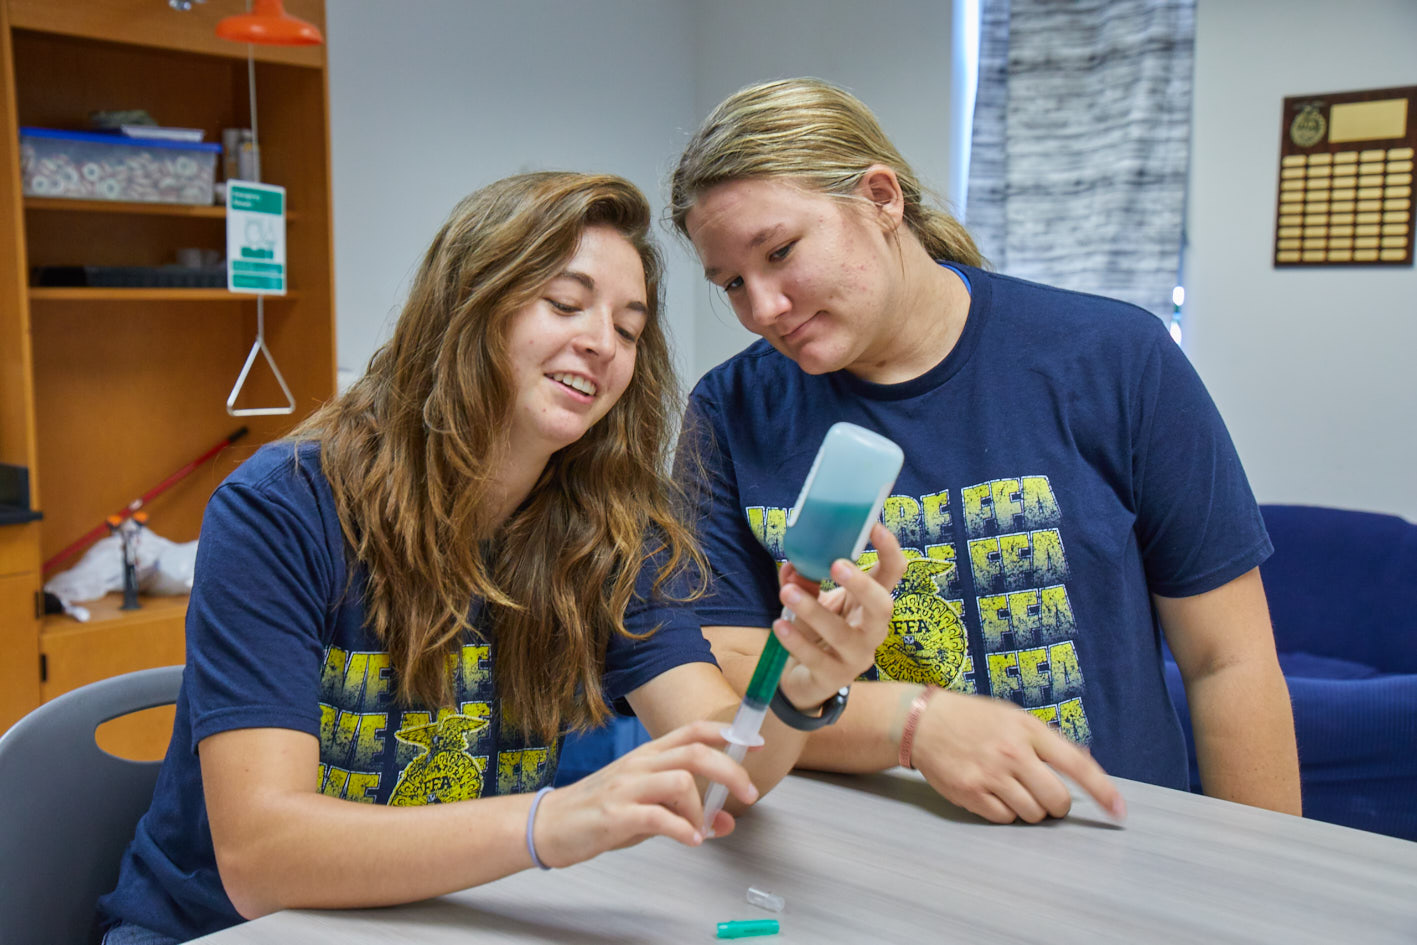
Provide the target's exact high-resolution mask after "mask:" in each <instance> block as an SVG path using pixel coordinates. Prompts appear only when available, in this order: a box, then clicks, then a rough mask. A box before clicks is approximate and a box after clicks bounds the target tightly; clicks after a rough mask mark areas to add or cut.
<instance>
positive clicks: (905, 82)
mask: <svg viewBox="0 0 1417 945" xmlns="http://www.w3.org/2000/svg"><path fill="white" fill-rule="evenodd" d="M952 8H953V4H952V3H951V2H949V0H872V2H862V0H713V2H701V3H697V4H694V33H695V37H696V46H695V51H696V55H695V63H696V64H697V71H696V73H695V76H694V92H695V98H696V103H697V107H696V109H695V110H694V114H693V118H692V120H691V121H690V122H689V124H688V125H687V127H685V128H684V130H683V133H682V134H681V136H680V138H679V144H680V146H681V147H682V145H683V144H684V143H685V142H686V141H687V139H688V135H689V134H690V133H691V132H692V131H693V129H694V127H695V126H697V124H698V122H699V121H700V120H702V119H703V117H704V116H705V115H707V114H708V112H709V110H710V109H712V108H713V106H714V105H716V104H718V102H719V101H721V100H722V99H723V98H724V97H725V96H727V95H729V94H730V93H732V92H734V91H736V90H737V89H740V88H742V87H743V86H745V85H749V84H751V83H753V82H760V81H763V80H765V79H776V78H786V77H789V76H798V75H812V76H817V77H819V78H822V79H826V80H828V81H830V82H834V83H836V84H837V85H841V86H844V87H846V88H848V89H850V90H851V91H852V92H853V93H854V94H855V95H856V96H857V97H859V98H860V99H861V100H862V101H864V102H865V103H866V104H867V105H868V106H870V108H871V110H872V111H874V112H875V113H876V117H877V118H879V119H880V121H881V125H882V126H883V127H884V128H885V130H886V133H887V134H888V135H890V136H891V138H892V140H894V142H895V144H896V147H898V148H899V149H900V151H901V153H902V154H903V155H904V156H905V159H906V160H907V161H909V162H910V163H911V165H912V166H913V167H914V168H915V171H916V172H917V173H918V174H919V175H920V179H921V182H922V183H923V184H924V185H925V186H926V187H929V188H931V189H932V190H934V191H935V192H936V193H937V194H939V195H940V197H941V198H942V199H948V198H949V197H950V196H952V195H950V194H948V193H946V190H947V188H949V186H950V183H951V179H950V174H951V170H952V168H951V162H950V154H951V153H952V152H954V151H957V150H959V148H960V145H959V142H960V141H962V140H963V139H962V138H961V137H960V136H961V134H962V133H963V128H964V123H963V121H962V119H961V118H960V116H958V115H953V114H952V112H951V108H950V104H951V95H952V94H953V92H954V89H955V86H956V85H957V83H953V82H952V77H951V72H952V57H951V37H952V19H953V12H952ZM695 272H696V274H697V276H698V278H699V291H698V294H697V304H696V312H695V321H694V337H693V346H694V361H693V367H694V370H693V372H692V373H693V376H694V377H695V378H697V377H698V375H700V374H702V373H703V372H704V371H706V370H708V369H709V368H711V367H713V366H714V365H715V364H717V363H718V362H720V361H722V360H723V359H725V358H727V357H729V356H730V355H732V354H734V353H736V352H737V351H739V350H741V349H742V348H743V347H744V346H745V345H746V344H748V342H750V341H752V340H753V338H754V337H755V336H753V335H752V334H750V333H749V332H748V331H747V330H746V329H744V328H742V327H741V326H740V325H739V324H738V321H737V319H736V318H734V316H733V312H732V310H731V309H730V308H729V307H728V305H727V303H725V302H724V301H723V300H722V298H721V297H715V296H714V295H713V294H712V292H711V287H709V286H708V284H707V283H705V282H704V281H703V279H702V272H701V271H700V270H698V269H697V268H696V269H695Z"/></svg>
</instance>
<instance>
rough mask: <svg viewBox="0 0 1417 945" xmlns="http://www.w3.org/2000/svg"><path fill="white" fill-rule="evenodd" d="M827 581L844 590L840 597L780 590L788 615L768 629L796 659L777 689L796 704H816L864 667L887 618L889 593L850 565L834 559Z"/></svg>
mask: <svg viewBox="0 0 1417 945" xmlns="http://www.w3.org/2000/svg"><path fill="white" fill-rule="evenodd" d="M832 580H833V581H835V582H837V583H838V584H839V585H841V587H842V589H843V590H844V591H845V595H846V600H845V601H844V602H839V601H828V600H825V598H826V597H827V595H823V596H822V597H812V596H811V595H809V594H806V593H803V592H802V591H801V590H800V589H799V588H797V587H796V586H793V585H788V586H786V587H784V588H783V589H782V592H781V598H782V602H783V603H784V604H785V605H786V606H787V607H789V608H790V609H791V610H792V612H793V614H794V619H793V620H792V621H790V622H789V621H786V620H778V621H776V622H774V623H773V633H774V634H776V635H777V638H778V641H779V642H781V643H782V645H783V647H784V648H785V649H786V650H787V652H788V653H790V654H791V655H792V656H793V658H794V659H795V660H796V662H797V664H798V665H797V666H795V667H789V670H788V672H787V673H785V674H784V676H783V679H782V686H783V694H784V695H786V696H787V697H788V699H789V700H791V701H792V702H793V704H794V705H797V706H798V707H806V706H810V705H820V704H821V703H822V702H824V701H825V700H826V699H827V698H829V697H830V696H831V694H832V693H833V692H835V691H836V690H837V689H840V688H841V687H842V686H848V685H850V684H851V682H852V680H854V679H855V678H856V677H857V676H858V675H860V674H861V673H862V672H864V671H865V670H866V669H867V668H868V667H869V666H870V665H871V662H872V660H873V659H874V654H875V651H876V647H877V646H879V645H880V643H881V641H882V640H883V639H884V638H885V634H886V629H887V626H888V624H889V621H890V609H891V599H890V594H889V593H887V592H886V591H885V589H884V588H882V587H881V586H880V585H879V584H877V583H876V582H875V581H873V580H871V578H870V577H868V576H866V575H865V574H863V573H862V572H861V571H860V570H859V569H858V568H857V567H856V566H855V565H851V564H848V563H847V562H845V561H838V562H836V564H834V565H833V566H832ZM843 604H844V606H843ZM830 605H836V606H840V607H841V611H842V612H841V613H837V612H836V610H835V609H834V607H833V606H830Z"/></svg>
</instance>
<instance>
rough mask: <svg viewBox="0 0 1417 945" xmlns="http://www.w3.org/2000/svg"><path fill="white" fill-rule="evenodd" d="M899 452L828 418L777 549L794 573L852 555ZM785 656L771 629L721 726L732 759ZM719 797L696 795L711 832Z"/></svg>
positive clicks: (817, 570) (716, 791)
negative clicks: (734, 707) (732, 712)
mask: <svg viewBox="0 0 1417 945" xmlns="http://www.w3.org/2000/svg"><path fill="white" fill-rule="evenodd" d="M904 459H905V457H904V454H903V453H902V452H901V449H900V447H899V446H897V445H896V444H895V443H893V442H891V441H890V440H888V439H886V438H885V437H883V436H881V435H880V434H878V433H873V432H871V431H870V430H867V429H865V428H863V427H858V426H856V425H855V424H851V423H835V424H833V425H832V427H831V429H829V430H827V435H826V436H825V437H824V438H823V439H822V446H821V448H820V449H819V450H817V457H816V459H814V460H813V461H812V468H811V469H810V470H809V471H808V472H807V480H806V482H804V483H803V484H802V492H801V493H800V494H799V495H798V497H797V504H796V505H795V506H794V507H793V509H792V511H791V512H790V513H789V514H788V516H787V531H786V533H785V535H784V537H783V553H784V554H786V556H787V560H789V561H791V562H792V566H793V567H794V568H796V569H797V573H798V574H801V575H802V576H803V577H805V578H807V579H808V580H810V581H817V582H821V581H824V580H826V579H827V577H828V576H829V574H830V572H831V565H832V562H833V561H835V560H836V559H838V558H846V559H848V560H850V561H855V560H856V559H857V557H858V556H859V555H860V554H861V550H862V549H863V548H864V547H865V546H866V536H867V535H869V534H870V532H871V526H872V525H873V524H874V523H875V522H876V520H877V519H878V518H879V517H880V515H881V507H882V506H883V505H884V504H885V501H886V496H887V495H889V494H890V490H891V486H893V485H894V484H895V478H896V476H897V475H899V474H900V467H901V463H902V462H903V461H904ZM782 619H784V620H792V619H793V614H792V611H791V610H790V609H789V608H786V607H784V608H783V610H782ZM788 655H789V654H788V652H787V650H786V649H785V648H784V647H783V645H782V644H781V643H779V642H778V639H777V637H776V635H774V634H771V633H769V634H768V639H767V643H766V645H764V646H763V652H762V655H761V656H759V657H758V665H757V667H756V668H755V669H754V670H753V677H752V679H751V680H750V681H749V683H748V689H747V691H746V692H745V693H744V694H743V701H742V702H741V703H739V705H738V712H737V713H736V714H735V715H734V716H733V722H732V724H731V725H729V726H727V727H725V728H724V729H723V737H724V739H725V740H726V741H727V742H728V747H726V748H725V749H724V752H726V753H727V755H728V757H730V758H732V759H733V760H734V761H738V762H741V761H742V760H743V757H744V756H745V755H746V754H747V753H748V749H749V748H755V747H757V746H758V745H761V744H762V743H763V737H762V736H761V735H760V734H758V733H759V730H760V729H761V728H762V725H763V718H764V717H766V715H767V712H768V706H769V705H770V704H771V703H772V697H773V694H774V693H775V692H776V691H777V685H778V680H779V679H780V678H781V677H782V670H783V667H784V666H785V665H786V664H787V657H788ZM727 799H728V788H727V787H725V786H724V785H722V784H719V783H718V782H717V781H715V782H713V783H711V784H710V785H709V788H708V792H707V793H706V794H705V795H704V826H703V829H704V833H705V834H706V835H708V836H712V835H713V819H714V816H715V815H716V814H717V813H718V812H719V811H720V810H722V809H723V803H724V801H726V800H727Z"/></svg>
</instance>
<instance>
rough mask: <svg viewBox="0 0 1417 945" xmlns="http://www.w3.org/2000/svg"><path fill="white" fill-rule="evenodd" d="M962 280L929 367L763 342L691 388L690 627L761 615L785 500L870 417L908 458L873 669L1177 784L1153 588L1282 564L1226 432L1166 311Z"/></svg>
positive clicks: (770, 590) (893, 523) (1110, 767)
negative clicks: (695, 576) (1006, 708)
mask: <svg viewBox="0 0 1417 945" xmlns="http://www.w3.org/2000/svg"><path fill="white" fill-rule="evenodd" d="M951 268H954V267H951ZM955 271H956V272H957V273H959V274H960V275H961V276H962V277H963V278H964V279H965V280H966V282H967V284H968V285H969V288H970V292H971V302H970V308H969V317H968V320H967V322H966V324H965V327H964V332H963V335H962V336H961V337H960V339H959V341H958V343H957V344H956V345H955V348H954V349H953V350H952V351H951V352H950V354H949V355H948V356H947V357H946V358H945V360H944V361H942V362H941V363H940V364H938V365H937V366H936V367H934V368H932V369H931V370H930V371H928V372H926V373H925V374H923V375H921V376H920V377H917V378H914V379H912V380H909V381H906V382H904V383H901V384H889V385H882V384H873V383H870V382H868V381H863V380H861V379H860V378H857V377H855V376H854V375H852V374H849V373H847V372H845V371H840V372H836V373H832V374H825V375H819V376H812V375H808V374H806V373H804V372H803V371H802V370H801V369H800V368H798V367H797V365H796V364H794V363H793V362H792V361H791V360H789V359H788V358H787V357H785V356H784V355H782V354H780V353H779V352H777V351H776V350H774V349H773V348H772V347H771V346H770V345H769V344H768V343H767V342H766V341H762V340H759V341H757V342H756V343H754V344H753V345H752V346H750V347H749V348H748V349H746V350H745V351H743V352H741V353H740V354H738V355H736V356H735V357H733V358H731V359H730V360H728V361H726V362H725V363H723V364H722V365H720V366H718V367H717V368H715V369H713V370H712V371H710V372H709V373H708V374H707V375H705V377H704V378H703V379H702V380H701V381H700V382H699V384H698V385H697V386H696V387H695V389H694V392H693V394H692V396H691V399H690V411H689V420H688V426H687V427H686V430H687V433H686V442H693V443H697V444H699V445H700V448H701V455H702V459H703V461H704V464H705V468H706V473H707V477H708V481H707V487H708V488H707V489H705V490H703V493H704V495H703V501H704V502H705V510H704V514H703V518H702V520H701V522H700V537H701V540H702V541H703V542H704V546H705V551H706V552H707V554H708V558H709V561H710V563H711V565H712V568H713V576H714V589H713V593H711V595H710V596H709V597H708V598H707V599H705V600H702V601H700V602H698V604H697V605H696V607H697V609H698V613H699V621H700V623H702V624H703V625H704V626H754V627H767V626H770V625H771V621H772V620H773V619H774V618H775V617H776V616H777V615H778V613H779V610H780V605H779V604H778V601H777V580H776V565H778V564H780V563H781V562H782V561H783V560H784V554H783V550H782V540H783V535H784V532H785V530H786V527H787V513H788V510H789V509H790V508H791V507H792V504H793V503H794V502H795V501H796V499H797V494H798V492H799V490H800V489H801V486H802V482H803V480H804V478H805V476H806V474H807V471H808V468H809V466H810V465H811V462H812V459H813V457H814V456H815V455H816V451H817V448H818V446H819V445H820V444H821V441H822V438H823V436H825V435H826V432H827V428H828V427H830V426H831V425H832V424H833V423H836V422H837V421H849V422H851V423H855V424H859V425H861V426H863V427H867V428H868V429H871V430H875V431H877V432H879V433H881V434H883V435H884V436H887V437H889V438H890V439H892V440H894V441H895V442H897V443H899V444H900V446H901V447H902V448H903V449H904V450H905V466H904V468H903V469H902V471H901V474H900V477H899V479H898V480H897V481H896V484H895V488H894V492H893V494H892V495H891V496H890V497H889V499H887V501H886V504H885V509H884V512H883V515H882V518H883V521H884V523H885V525H886V527H887V528H889V529H890V530H891V532H892V533H893V534H894V535H895V536H896V537H897V538H898V539H899V540H900V543H901V545H902V546H903V548H904V549H905V553H906V556H907V558H908V559H909V566H908V569H907V571H906V573H905V576H904V578H903V579H902V580H901V582H900V584H899V585H898V586H897V588H896V590H895V610H894V614H893V616H892V620H891V627H890V632H889V635H888V636H887V638H886V640H885V642H884V643H883V644H882V645H881V647H880V648H879V649H878V650H877V651H876V665H875V668H874V670H873V674H874V675H876V676H878V677H879V678H881V679H893V680H906V681H909V682H914V683H930V684H934V685H937V686H942V687H946V688H949V689H953V690H956V691H959V692H966V693H979V694H983V695H992V696H995V697H997V698H1000V699H1007V700H1009V701H1011V702H1013V703H1015V704H1017V705H1019V706H1021V707H1022V708H1024V709H1026V710H1027V711H1029V712H1031V713H1032V714H1033V715H1035V716H1037V717H1038V718H1039V719H1042V720H1043V721H1044V722H1046V723H1048V724H1049V725H1051V726H1054V727H1055V728H1057V729H1059V730H1060V731H1061V732H1062V733H1063V734H1064V735H1066V736H1067V737H1068V738H1070V739H1071V740H1073V741H1074V742H1076V743H1078V744H1080V745H1086V746H1088V747H1089V748H1090V749H1091V751H1092V753H1093V755H1094V757H1096V758H1097V760H1098V761H1099V763H1101V764H1102V766H1103V767H1104V768H1106V769H1107V771H1109V772H1110V773H1111V774H1114V775H1117V776H1119V777H1124V778H1132V779H1136V780H1140V781H1147V782H1150V783H1153V784H1161V785H1166V786H1170V787H1175V788H1185V787H1186V784H1187V772H1186V752H1185V745H1184V742H1183V739H1182V735H1181V729H1180V726H1179V723H1178V721H1177V718H1176V714H1175V711H1174V710H1173V708H1172V705H1171V702H1170V699H1169V698H1168V697H1167V693H1166V687H1165V683H1164V680H1163V676H1162V668H1161V637H1160V630H1159V625H1158V623H1157V620H1156V616H1155V612H1154V610H1153V606H1152V600H1151V595H1152V594H1158V595H1161V596H1166V597H1186V596H1190V595H1194V594H1200V593H1203V592H1205V591H1208V590H1211V589H1213V588H1216V587H1219V586H1221V585H1223V584H1225V583H1227V582H1228V581H1230V580H1232V579H1234V578H1236V577H1239V576H1240V575H1242V574H1244V573H1245V572H1247V571H1249V570H1250V569H1252V568H1254V567H1256V566H1258V565H1259V564H1260V562H1262V561H1263V560H1264V559H1265V558H1267V557H1268V556H1269V554H1270V552H1271V550H1272V548H1271V546H1270V543H1269V538H1268V536H1267V535H1266V533H1265V529H1264V523H1263V520H1262V519H1261V518H1260V513H1259V508H1258V506H1257V505H1256V503H1255V499H1254V496H1253V495H1252V493H1251V491H1250V487H1249V484H1248V482H1247V481H1246V479H1245V474H1244V471H1243V470H1242V469H1241V467H1240V461H1239V459H1238V457H1237V456H1236V454H1235V449H1234V447H1233V445H1232V444H1231V441H1230V437H1229V435H1228V434H1227V432H1226V430H1225V426H1224V424H1223V423H1222V421H1221V419H1220V416H1219V414H1218V413H1217V411H1216V409H1215V406H1214V404H1213V403H1212V402H1211V399H1210V397H1209V395H1208V394H1207V393H1206V391H1205V388H1204V387H1203V386H1202V384H1201V381H1200V378H1199V377H1198V376H1197V375H1196V373H1195V371H1194V369H1193V368H1192V367H1191V365H1190V363H1189V362H1188V361H1187V360H1186V357H1185V355H1184V354H1183V353H1182V352H1181V350H1180V348H1179V347H1178V346H1177V345H1176V344H1175V342H1173V341H1172V340H1171V337H1170V335H1169V334H1168V333H1167V331H1166V329H1165V326H1163V325H1162V323H1161V322H1160V321H1159V320H1158V319H1157V318H1156V317H1154V316H1153V315H1151V314H1149V313H1147V312H1145V311H1143V310H1141V309H1139V308H1135V307H1133V306H1131V305H1127V304H1124V303H1122V302H1117V301H1113V300H1110V299H1104V298H1099V297H1096V296H1088V295H1082V294H1078V293H1074V292H1067V291H1063V290H1060V289H1053V288H1048V287H1046V286H1041V285H1036V284H1033V283H1028V282H1024V281H1021V280H1018V279H1013V278H1009V277H1005V276H1000V275H996V274H993V273H988V272H984V271H982V270H978V269H973V268H969V267H959V268H957V269H956V270H955ZM874 559H875V552H874V551H871V550H868V551H867V552H866V553H865V554H864V555H863V556H862V563H863V564H866V563H869V562H871V561H873V560H874Z"/></svg>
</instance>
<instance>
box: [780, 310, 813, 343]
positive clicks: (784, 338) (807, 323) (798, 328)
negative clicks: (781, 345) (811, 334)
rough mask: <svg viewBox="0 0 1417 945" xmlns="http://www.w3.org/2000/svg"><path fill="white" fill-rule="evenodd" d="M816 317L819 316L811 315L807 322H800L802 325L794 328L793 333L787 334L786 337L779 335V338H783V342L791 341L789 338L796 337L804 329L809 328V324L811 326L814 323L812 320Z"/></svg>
mask: <svg viewBox="0 0 1417 945" xmlns="http://www.w3.org/2000/svg"><path fill="white" fill-rule="evenodd" d="M816 317H817V316H816V315H815V314H814V315H811V316H808V318H807V319H806V320H805V321H802V322H800V323H799V324H798V325H797V327H796V328H793V329H792V330H791V331H789V332H788V333H787V334H785V335H779V336H778V337H779V338H781V339H782V340H783V341H786V340H787V339H789V338H792V337H795V336H796V335H797V333H798V332H800V331H801V330H802V329H803V328H805V327H807V326H808V325H809V324H811V323H812V320H813V319H815V318H816Z"/></svg>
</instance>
